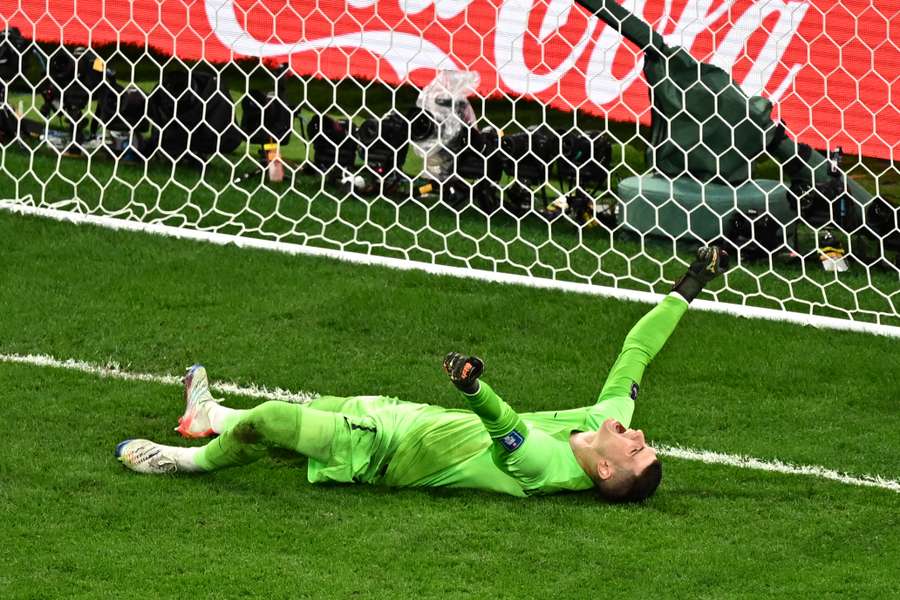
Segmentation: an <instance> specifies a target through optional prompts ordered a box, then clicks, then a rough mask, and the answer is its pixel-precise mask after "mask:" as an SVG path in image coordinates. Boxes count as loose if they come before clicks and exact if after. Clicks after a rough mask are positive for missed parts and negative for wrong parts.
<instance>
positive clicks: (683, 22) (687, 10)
mask: <svg viewBox="0 0 900 600" xmlns="http://www.w3.org/2000/svg"><path fill="white" fill-rule="evenodd" d="M734 2H735V0H725V1H724V2H722V4H721V5H720V6H719V8H717V9H716V10H714V11H713V12H709V9H710V7H711V6H712V5H713V0H688V3H687V4H686V5H685V7H684V10H683V11H681V16H680V17H678V22H677V23H676V24H675V30H674V31H673V32H672V33H670V34H668V35H666V36H663V37H664V40H665V42H666V44H667V45H669V46H681V47H682V48H687V49H690V48H691V47H692V46H693V45H694V41H695V40H696V39H697V36H698V35H700V34H701V33H702V32H703V31H704V30H706V29H709V28H710V27H711V26H712V24H713V23H715V22H716V21H718V20H719V19H720V18H721V17H722V15H724V14H725V13H726V12H728V11H729V10H730V9H731V7H732V6H733V5H734ZM670 9H671V5H670V4H669V3H668V2H667V3H666V12H665V13H664V14H665V16H666V17H668V16H669V15H670V14H671V13H670V12H669V10H670Z"/></svg>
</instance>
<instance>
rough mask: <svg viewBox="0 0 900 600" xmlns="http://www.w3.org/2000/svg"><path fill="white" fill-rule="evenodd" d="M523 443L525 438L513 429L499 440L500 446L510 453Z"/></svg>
mask: <svg viewBox="0 0 900 600" xmlns="http://www.w3.org/2000/svg"><path fill="white" fill-rule="evenodd" d="M524 441H525V438H524V437H523V436H522V434H521V433H519V432H518V431H516V430H515V429H513V430H512V431H510V432H509V433H507V434H506V435H504V436H503V437H502V438H500V445H501V446H503V447H504V448H506V451H507V452H512V451H513V450H515V449H516V448H518V447H519V446H521V445H522V442H524Z"/></svg>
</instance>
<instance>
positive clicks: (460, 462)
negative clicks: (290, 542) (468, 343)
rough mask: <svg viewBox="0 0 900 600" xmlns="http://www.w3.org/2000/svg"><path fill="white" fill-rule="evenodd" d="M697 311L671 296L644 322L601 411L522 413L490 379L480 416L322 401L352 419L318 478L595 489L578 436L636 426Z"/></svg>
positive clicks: (541, 490)
mask: <svg viewBox="0 0 900 600" xmlns="http://www.w3.org/2000/svg"><path fill="white" fill-rule="evenodd" d="M687 306H688V305H687V302H686V301H684V300H683V299H681V298H680V297H674V296H669V297H667V298H665V299H664V300H663V301H662V302H661V303H660V304H659V305H657V306H656V307H655V308H654V309H653V310H651V311H650V312H649V313H647V314H646V315H645V316H644V317H643V318H642V319H641V320H640V321H639V322H638V323H637V325H635V327H634V328H633V329H632V330H631V332H630V333H629V334H628V336H627V337H626V339H625V343H624V345H623V348H622V351H621V353H620V354H619V357H618V359H617V360H616V362H615V364H614V365H613V368H612V369H611V371H610V373H609V375H608V377H607V379H606V383H605V384H604V386H603V389H602V391H601V392H600V396H599V398H598V400H597V403H596V404H594V405H591V406H586V407H583V408H574V409H569V410H555V411H542V412H531V413H522V414H517V413H516V412H515V411H513V410H512V409H511V408H510V407H509V406H508V405H507V404H506V403H505V402H503V400H501V399H500V397H499V396H497V394H496V393H494V391H493V390H492V389H491V387H490V386H489V385H488V384H486V383H484V382H483V381H482V382H480V388H479V389H478V391H477V393H475V394H472V395H467V396H466V399H467V402H468V403H469V406H470V407H471V408H472V410H454V409H445V408H442V407H439V406H433V405H428V404H416V403H410V402H401V401H399V400H397V399H395V398H385V397H356V398H336V397H326V398H321V399H319V400H316V401H314V402H313V403H312V405H311V406H312V408H316V409H319V410H327V411H333V412H337V413H342V414H344V415H345V416H344V422H345V423H346V425H347V427H346V428H344V430H343V433H342V434H341V436H340V437H337V438H336V440H335V442H334V444H333V451H332V459H331V460H330V461H329V462H328V463H323V462H319V461H316V460H312V459H311V460H310V462H309V472H308V476H309V480H310V481H312V482H319V481H359V482H366V483H375V484H382V485H389V486H397V487H419V486H447V487H465V488H478V489H484V490H490V491H496V492H504V493H507V494H512V495H514V496H529V495H533V494H550V493H554V492H560V491H578V490H587V489H590V488H592V487H593V482H592V481H591V479H590V478H589V477H588V476H587V474H586V473H585V472H584V470H583V469H582V468H581V466H580V465H579V464H578V462H577V461H576V459H575V454H574V453H573V452H572V449H571V446H570V445H569V437H570V436H571V435H572V433H573V432H577V431H589V430H594V429H597V428H598V427H599V426H600V424H601V423H602V422H603V421H604V420H606V419H609V418H611V419H615V420H617V421H619V422H620V423H622V425H624V426H625V427H628V426H629V425H630V424H631V417H632V414H633V412H634V400H635V399H636V398H637V394H638V390H639V385H640V382H641V377H642V375H643V372H644V369H645V367H646V366H647V364H649V362H650V360H652V358H653V357H654V356H655V355H656V353H657V352H658V351H659V350H660V349H661V348H662V346H663V344H664V343H665V341H666V339H667V338H668V337H669V335H670V334H671V333H672V331H673V330H674V328H675V326H676V324H677V323H678V321H679V320H680V318H681V316H682V315H683V314H684V312H685V311H686V310H687Z"/></svg>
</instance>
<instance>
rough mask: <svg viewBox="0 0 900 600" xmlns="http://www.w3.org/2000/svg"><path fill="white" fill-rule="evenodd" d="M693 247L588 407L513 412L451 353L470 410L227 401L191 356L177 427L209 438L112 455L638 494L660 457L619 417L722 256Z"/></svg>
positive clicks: (651, 484) (379, 401) (154, 461)
mask: <svg viewBox="0 0 900 600" xmlns="http://www.w3.org/2000/svg"><path fill="white" fill-rule="evenodd" d="M697 257H698V258H697V260H696V261H695V262H694V263H693V264H692V265H691V266H690V268H689V269H688V271H687V273H685V275H684V276H683V277H682V278H681V279H679V280H678V282H677V283H676V284H675V286H674V287H673V288H672V293H671V294H669V295H668V296H667V297H666V298H664V299H663V300H662V302H660V303H659V304H658V305H657V306H656V307H655V308H653V309H652V310H651V311H650V312H648V313H647V314H646V315H644V317H643V318H642V319H641V320H640V321H638V323H637V325H635V326H634V328H633V329H632V330H631V332H630V333H629V334H628V337H626V338H625V344H624V346H623V348H622V352H621V354H619V358H618V359H617V360H616V363H615V365H613V368H612V370H611V371H610V374H609V377H608V378H607V380H606V384H605V385H604V386H603V390H602V391H601V392H600V397H599V399H598V402H597V403H596V404H594V405H593V406H589V407H585V408H576V409H571V410H560V411H546V412H536V413H522V414H521V415H520V414H517V413H516V412H515V411H514V410H513V409H512V408H510V407H509V405H507V404H506V403H505V402H504V401H503V400H501V399H500V397H499V396H498V395H497V394H496V393H495V392H494V390H492V389H491V387H490V386H489V385H488V384H487V383H485V382H484V381H481V380H480V376H481V374H482V371H483V368H484V365H483V364H482V362H481V360H479V359H478V358H476V357H469V356H462V355H459V354H456V353H453V354H449V355H448V356H447V358H445V359H444V370H445V371H446V372H447V374H448V375H449V376H450V380H451V381H452V382H453V383H454V384H455V385H456V387H457V388H459V390H460V391H461V392H462V393H463V395H464V397H465V399H466V402H468V405H469V408H470V409H471V410H449V409H445V408H441V407H439V406H431V405H428V404H415V403H411V402H401V401H399V400H397V399H395V398H386V397H380V396H357V397H352V398H337V397H332V396H323V397H320V398H317V399H315V400H313V401H311V402H309V403H308V404H302V405H298V404H289V403H287V402H278V401H271V402H265V403H263V404H260V405H259V406H257V407H255V408H253V409H250V410H234V409H230V408H226V407H224V406H222V405H221V404H220V402H221V401H220V400H218V399H216V398H213V397H212V395H211V394H210V392H209V384H208V381H207V378H206V371H205V369H204V368H203V367H201V366H199V365H195V366H194V367H192V368H191V369H190V370H189V371H188V373H187V375H186V376H185V378H184V384H185V387H184V397H185V402H186V404H187V407H186V410H185V413H184V416H182V417H181V419H180V420H179V426H178V428H177V431H178V432H180V433H181V435H183V436H184V437H188V438H203V437H209V436H213V435H216V434H218V437H216V438H215V439H213V440H212V441H211V442H210V443H208V444H206V445H205V446H202V447H195V448H178V447H173V446H163V445H161V444H156V443H154V442H150V441H147V440H126V441H124V442H122V443H120V444H119V445H118V446H117V447H116V456H117V457H118V459H119V460H120V461H121V462H122V464H124V465H125V466H126V467H128V468H130V469H132V470H134V471H137V472H139V473H171V472H175V471H182V472H207V471H215V470H217V469H222V468H225V467H231V466H235V465H244V464H247V463H251V462H253V461H255V460H257V459H259V458H261V457H262V456H264V455H265V454H266V452H267V449H268V448H270V447H276V448H287V449H290V450H293V451H296V452H299V453H300V454H303V455H305V456H307V457H308V458H309V467H308V469H309V471H308V476H309V480H310V481H311V482H322V481H337V482H363V483H373V484H380V485H387V486H394V487H420V486H449V487H465V488H478V489H483V490H492V491H496V492H504V493H507V494H512V495H514V496H529V495H532V494H551V493H554V492H561V491H578V490H589V489H591V488H595V487H596V488H597V490H599V493H600V495H601V496H602V497H604V498H606V499H607V500H611V501H626V502H627V501H641V500H644V499H645V498H647V497H649V496H650V495H651V494H653V492H654V491H655V490H656V488H657V486H658V485H659V482H660V479H661V477H662V468H661V466H660V463H659V459H658V458H657V457H656V451H655V450H654V449H653V448H651V447H650V446H648V445H647V444H646V442H645V441H644V434H643V432H642V431H641V430H640V429H629V428H628V426H629V424H630V423H631V415H632V413H633V412H634V401H635V399H636V398H637V395H638V386H639V385H640V382H641V376H642V375H643V372H644V368H645V367H646V366H647V365H648V364H649V363H650V361H651V359H652V358H653V357H654V356H655V355H656V353H657V352H658V351H659V350H660V348H662V346H663V344H665V342H666V339H668V337H669V335H670V334H671V333H672V331H673V330H674V329H675V326H676V325H677V324H678V321H679V320H680V319H681V316H682V315H683V314H684V312H685V311H686V310H687V307H688V303H689V302H690V301H691V300H693V299H694V298H695V297H696V296H697V294H699V293H700V290H701V289H702V288H703V286H704V285H705V284H706V283H708V282H709V281H710V280H712V279H713V278H714V277H715V276H716V275H718V274H719V273H721V272H722V271H723V270H724V269H725V268H726V267H727V256H726V255H725V254H724V253H722V252H720V251H719V250H718V249H717V248H716V247H714V246H713V247H708V248H701V249H700V250H699V251H698V252H697Z"/></svg>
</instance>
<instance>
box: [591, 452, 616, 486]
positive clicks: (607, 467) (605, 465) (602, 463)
mask: <svg viewBox="0 0 900 600" xmlns="http://www.w3.org/2000/svg"><path fill="white" fill-rule="evenodd" d="M594 468H595V469H597V476H598V477H600V479H602V480H604V481H606V480H607V479H609V478H610V477H612V476H613V473H615V468H614V467H613V466H612V463H611V462H609V461H608V460H606V459H605V458H600V459H598V460H597V466H596V467H594Z"/></svg>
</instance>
